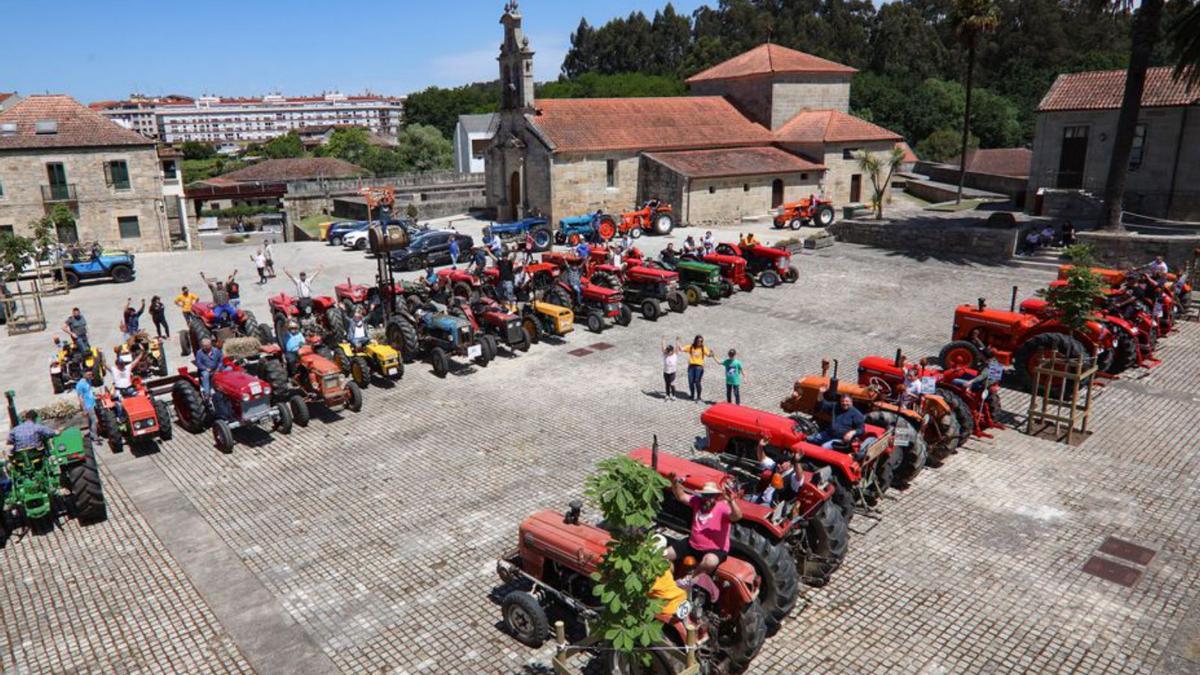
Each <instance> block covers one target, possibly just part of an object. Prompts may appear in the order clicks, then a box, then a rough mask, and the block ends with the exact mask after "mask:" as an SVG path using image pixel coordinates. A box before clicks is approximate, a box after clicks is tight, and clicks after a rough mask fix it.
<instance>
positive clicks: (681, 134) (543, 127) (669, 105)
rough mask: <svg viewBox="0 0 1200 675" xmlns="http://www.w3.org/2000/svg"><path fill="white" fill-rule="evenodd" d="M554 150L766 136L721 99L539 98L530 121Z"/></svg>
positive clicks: (680, 145) (678, 146)
mask: <svg viewBox="0 0 1200 675" xmlns="http://www.w3.org/2000/svg"><path fill="white" fill-rule="evenodd" d="M529 119H530V121H531V122H532V123H533V125H534V126H535V127H537V129H538V131H540V132H541V133H542V135H543V136H544V137H545V138H546V139H547V140H548V141H549V142H550V145H551V149H552V150H553V151H555V152H589V151H602V150H605V151H611V150H646V151H654V150H694V149H698V148H716V147H733V146H746V145H765V144H768V143H770V142H771V132H770V131H768V130H767V129H766V128H765V127H763V126H762V125H759V124H756V123H754V122H752V121H750V120H749V119H747V118H746V117H745V116H744V115H742V114H741V113H740V112H738V110H737V108H734V107H733V105H732V104H731V103H730V102H729V101H727V100H725V99H724V98H722V97H720V96H679V97H670V98H586V99H585V98H578V99H539V100H538V102H537V113H536V114H534V115H531V116H530V117H529Z"/></svg>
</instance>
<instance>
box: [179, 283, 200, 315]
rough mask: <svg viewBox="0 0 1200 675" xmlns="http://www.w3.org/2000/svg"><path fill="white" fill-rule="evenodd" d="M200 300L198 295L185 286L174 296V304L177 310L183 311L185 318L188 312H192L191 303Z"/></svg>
mask: <svg viewBox="0 0 1200 675" xmlns="http://www.w3.org/2000/svg"><path fill="white" fill-rule="evenodd" d="M199 301H200V296H198V295H196V294H195V293H193V292H191V291H189V290H188V287H187V286H184V287H183V288H181V289H180V292H179V295H177V296H175V304H176V305H177V306H178V307H179V310H180V311H182V312H183V315H184V317H185V319H186V317H187V315H188V314H191V313H192V305H194V304H196V303H197V302H199Z"/></svg>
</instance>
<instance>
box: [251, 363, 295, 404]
mask: <svg viewBox="0 0 1200 675" xmlns="http://www.w3.org/2000/svg"><path fill="white" fill-rule="evenodd" d="M259 375H260V376H261V377H262V379H264V380H266V382H267V384H269V385H271V400H272V401H274V402H276V403H279V402H281V401H286V400H287V399H288V394H289V393H290V391H291V387H289V386H288V375H287V366H285V365H283V362H282V361H280V360H278V359H264V360H263V362H262V364H261V365H260V366H259Z"/></svg>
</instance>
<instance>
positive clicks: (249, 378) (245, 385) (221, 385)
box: [213, 370, 271, 401]
mask: <svg viewBox="0 0 1200 675" xmlns="http://www.w3.org/2000/svg"><path fill="white" fill-rule="evenodd" d="M213 388H214V389H216V390H217V391H219V392H221V393H222V394H224V395H225V396H227V397H229V398H230V399H235V400H238V401H241V400H244V399H245V397H246V396H249V397H250V398H252V399H255V398H259V397H260V396H269V395H270V394H271V387H270V386H269V385H268V384H267V383H266V382H263V381H262V380H260V379H258V378H257V377H254V376H253V375H251V374H250V373H247V372H246V371H244V370H219V371H217V372H216V373H214V374H213Z"/></svg>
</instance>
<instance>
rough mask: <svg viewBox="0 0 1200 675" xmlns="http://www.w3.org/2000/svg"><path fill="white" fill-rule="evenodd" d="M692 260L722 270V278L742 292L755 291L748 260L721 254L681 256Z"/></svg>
mask: <svg viewBox="0 0 1200 675" xmlns="http://www.w3.org/2000/svg"><path fill="white" fill-rule="evenodd" d="M680 257H682V258H686V259H690V260H699V261H700V262H705V263H708V264H710V265H716V266H717V267H720V268H721V277H722V278H724V279H725V280H726V281H728V282H729V283H731V284H733V285H734V286H735V287H737V288H738V289H740V290H743V291H752V290H754V277H752V276H750V274H749V272H747V271H746V259H745V258H742V257H741V256H735V255H722V254H720V253H708V254H705V253H696V254H688V255H684V256H680Z"/></svg>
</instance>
